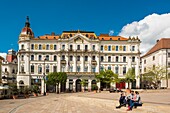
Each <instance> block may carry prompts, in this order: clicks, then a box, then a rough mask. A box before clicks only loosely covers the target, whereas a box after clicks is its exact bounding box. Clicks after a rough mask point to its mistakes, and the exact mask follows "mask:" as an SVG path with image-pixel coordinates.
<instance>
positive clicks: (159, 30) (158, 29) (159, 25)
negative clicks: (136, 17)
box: [119, 13, 170, 53]
mask: <svg viewBox="0 0 170 113" xmlns="http://www.w3.org/2000/svg"><path fill="white" fill-rule="evenodd" d="M119 35H120V36H124V37H129V36H138V37H139V38H140V39H141V41H142V43H141V46H140V50H141V52H142V53H146V52H147V51H148V50H149V49H150V48H152V47H153V45H155V44H156V40H158V39H161V38H170V13H167V14H161V15H159V14H155V13H154V14H152V15H148V16H146V17H145V18H144V19H142V20H140V21H134V22H132V23H130V24H127V25H126V26H124V27H123V28H122V30H121V32H120V33H119Z"/></svg>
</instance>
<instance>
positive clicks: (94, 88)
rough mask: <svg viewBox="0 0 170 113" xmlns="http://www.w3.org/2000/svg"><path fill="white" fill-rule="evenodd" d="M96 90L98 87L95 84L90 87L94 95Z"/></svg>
mask: <svg viewBox="0 0 170 113" xmlns="http://www.w3.org/2000/svg"><path fill="white" fill-rule="evenodd" d="M97 90H98V86H97V85H96V84H93V85H92V91H94V92H95V93H97Z"/></svg>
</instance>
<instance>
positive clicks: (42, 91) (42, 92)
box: [41, 79, 44, 95]
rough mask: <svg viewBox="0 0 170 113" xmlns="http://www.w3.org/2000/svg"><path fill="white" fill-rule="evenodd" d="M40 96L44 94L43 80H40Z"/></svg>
mask: <svg viewBox="0 0 170 113" xmlns="http://www.w3.org/2000/svg"><path fill="white" fill-rule="evenodd" d="M41 94H42V95H43V94H44V79H42V80H41Z"/></svg>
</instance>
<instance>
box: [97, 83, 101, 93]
mask: <svg viewBox="0 0 170 113" xmlns="http://www.w3.org/2000/svg"><path fill="white" fill-rule="evenodd" d="M97 87H98V92H99V91H100V82H97Z"/></svg>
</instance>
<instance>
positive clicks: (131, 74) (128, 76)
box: [125, 68, 135, 88]
mask: <svg viewBox="0 0 170 113" xmlns="http://www.w3.org/2000/svg"><path fill="white" fill-rule="evenodd" d="M134 80H135V68H129V69H128V72H127V73H126V75H125V81H126V82H127V83H128V88H130V82H133V81H134Z"/></svg>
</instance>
